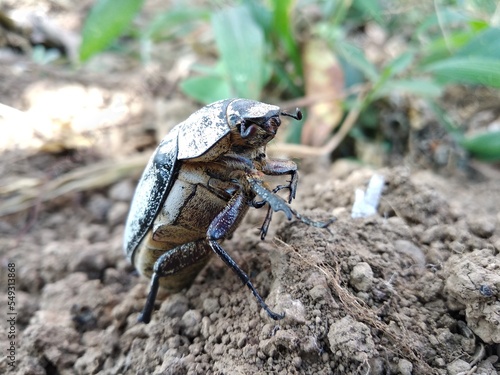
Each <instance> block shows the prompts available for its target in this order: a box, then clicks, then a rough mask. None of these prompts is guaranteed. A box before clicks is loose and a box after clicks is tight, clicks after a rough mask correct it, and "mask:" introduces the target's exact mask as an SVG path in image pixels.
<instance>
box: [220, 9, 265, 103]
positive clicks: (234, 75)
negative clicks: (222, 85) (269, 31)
mask: <svg viewBox="0 0 500 375" xmlns="http://www.w3.org/2000/svg"><path fill="white" fill-rule="evenodd" d="M212 26H213V29H214V33H215V39H216V43H217V47H218V49H219V53H220V59H221V63H222V65H223V66H224V69H225V77H224V78H225V79H226V80H227V81H228V82H229V87H230V94H231V95H229V96H237V97H243V98H249V99H259V97H260V95H261V92H262V88H263V87H264V84H265V83H266V82H265V81H266V78H267V77H266V70H267V69H268V67H266V66H265V65H266V61H265V55H264V52H265V42H264V35H263V32H262V29H261V28H260V27H259V26H258V25H257V24H256V23H255V22H254V21H253V19H252V17H251V15H250V12H249V10H248V9H247V8H246V7H235V8H226V9H222V10H220V11H218V12H216V13H214V14H213V16H212Z"/></svg>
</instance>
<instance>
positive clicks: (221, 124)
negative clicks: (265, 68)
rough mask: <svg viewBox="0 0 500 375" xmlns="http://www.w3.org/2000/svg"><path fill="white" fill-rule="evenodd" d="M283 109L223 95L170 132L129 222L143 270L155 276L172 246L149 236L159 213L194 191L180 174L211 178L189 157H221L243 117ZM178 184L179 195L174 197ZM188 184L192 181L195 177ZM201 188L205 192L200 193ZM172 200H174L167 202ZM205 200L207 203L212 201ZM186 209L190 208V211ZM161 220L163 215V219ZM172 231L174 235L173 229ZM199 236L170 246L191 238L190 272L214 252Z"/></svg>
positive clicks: (130, 244)
mask: <svg viewBox="0 0 500 375" xmlns="http://www.w3.org/2000/svg"><path fill="white" fill-rule="evenodd" d="M279 113H280V109H279V107H277V106H273V105H268V104H264V103H260V102H255V101H251V100H246V99H227V100H222V101H219V102H215V103H213V104H210V105H207V106H205V107H203V108H201V109H200V110H198V111H197V112H195V113H193V114H192V115H191V116H189V117H188V118H187V119H186V120H185V121H184V122H182V123H180V124H178V125H177V126H175V127H174V128H173V129H172V130H171V131H170V132H169V133H168V134H167V135H166V136H165V138H164V139H163V140H162V141H161V143H160V145H159V146H158V148H157V149H156V151H155V152H154V154H153V155H152V157H151V159H150V160H149V162H148V164H147V166H146V168H145V170H144V173H143V175H142V177H141V179H140V181H139V183H138V185H137V188H136V192H135V195H134V198H133V200H132V204H131V207H130V211H129V215H128V218H127V222H126V226H125V234H124V251H125V254H126V255H127V257H128V259H129V260H130V261H131V262H132V264H134V265H135V266H136V268H137V269H138V270H139V272H140V273H141V274H143V275H145V276H150V273H151V272H150V271H151V267H152V263H154V261H155V260H156V259H157V258H158V257H159V256H160V255H161V254H162V253H165V252H166V251H167V250H168V246H167V248H165V246H164V245H163V247H162V249H161V250H155V249H153V248H151V246H150V245H149V244H150V243H151V242H154V241H152V239H151V238H149V236H148V238H145V236H146V234H148V232H149V231H150V230H151V229H152V226H153V223H154V222H155V219H157V217H159V215H164V216H165V217H168V216H169V214H170V215H172V214H175V213H172V212H171V213H169V212H164V211H165V207H167V208H172V207H175V210H182V209H183V208H184V204H185V199H187V198H186V197H187V196H188V195H186V194H184V195H183V194H182V193H179V192H182V191H183V189H184V188H185V186H182V183H183V182H182V181H178V179H179V176H181V178H183V177H185V178H184V180H187V181H189V180H191V179H193V178H196V179H197V183H199V184H203V183H206V184H208V178H209V176H207V175H206V173H205V171H196V170H190V168H189V165H188V164H185V165H184V164H183V161H187V160H191V161H203V162H210V161H212V160H215V159H216V158H217V157H219V156H220V155H222V154H224V153H226V152H228V150H229V148H230V147H231V144H230V137H229V134H230V132H231V129H232V127H234V126H235V124H236V123H237V122H238V119H241V118H255V119H258V118H265V117H270V116H278V115H279ZM204 178H207V180H206V181H205V180H204ZM174 185H175V186H176V189H175V196H174V195H173V196H171V197H169V196H170V194H171V191H172V188H173V186H174ZM185 185H186V186H187V187H189V183H186V184H185ZM198 194H199V195H200V196H201V194H200V193H198ZM210 199H211V200H213V201H214V203H213V207H211V209H214V210H217V209H218V210H219V211H220V210H221V209H222V208H223V207H224V206H225V205H226V204H227V201H225V200H221V201H220V202H217V201H216V199H215V198H214V197H211V198H210ZM167 200H169V201H168V202H167ZM167 203H168V204H167ZM202 203H203V202H202ZM204 204H205V205H206V202H205V203H204ZM205 208H206V207H205ZM192 212H193V211H192ZM188 214H189V213H188ZM197 214H199V213H197ZM185 215H186V213H184V216H185ZM160 219H161V218H160ZM197 220H201V219H200V218H196V219H195V221H194V222H197ZM157 221H161V220H158V219H157ZM201 224H202V223H201V222H200V226H202V225H201ZM181 229H182V228H181ZM200 233H201V232H200ZM169 234H170V235H171V233H169ZM203 234H204V233H203ZM196 240H197V239H193V238H191V239H187V240H186V241H185V242H182V241H181V243H179V242H177V243H176V244H172V246H171V247H170V248H174V247H176V246H179V245H181V244H183V243H184V244H188V243H189V244H188V245H186V246H188V248H186V250H188V251H186V253H188V252H190V253H191V255H190V259H189V260H187V261H186V262H187V263H188V262H189V263H190V265H189V267H186V268H187V269H186V270H185V273H187V274H188V276H189V274H191V273H194V274H196V273H197V271H199V269H201V267H203V265H204V264H205V262H206V258H207V257H208V256H209V255H210V253H211V251H210V250H209V249H208V248H207V247H206V246H202V245H200V244H197V243H193V242H192V241H196ZM145 242H147V243H148V244H146V246H148V249H147V250H141V253H143V252H145V251H148V252H151V253H152V254H151V256H150V258H151V259H147V260H146V263H148V264H146V265H144V264H143V263H144V261H142V260H141V264H138V261H137V259H136V258H137V256H136V255H137V252H138V249H140V248H143V247H144V246H145V244H144V243H145ZM197 247H199V249H198V248H197ZM155 252H156V254H155ZM193 254H195V255H196V254H197V255H198V256H199V262H195V261H193ZM140 258H141V259H142V258H144V254H141V257H140ZM148 258H149V255H148ZM149 263H151V264H149ZM176 279H179V280H180V285H179V288H182V287H183V286H184V285H183V284H184V281H183V280H182V279H183V276H182V275H179V274H177V275H176ZM162 281H163V280H162ZM174 283H175V281H174ZM162 284H163V283H162ZM169 287H170V289H172V290H175V289H179V288H176V287H174V286H172V285H169Z"/></svg>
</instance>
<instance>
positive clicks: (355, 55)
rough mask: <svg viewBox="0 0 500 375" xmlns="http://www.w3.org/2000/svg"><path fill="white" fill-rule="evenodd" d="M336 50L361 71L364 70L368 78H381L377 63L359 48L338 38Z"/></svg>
mask: <svg viewBox="0 0 500 375" xmlns="http://www.w3.org/2000/svg"><path fill="white" fill-rule="evenodd" d="M335 50H336V51H337V52H338V53H339V54H340V56H342V58H344V60H346V61H347V62H348V63H349V64H352V65H354V66H355V67H356V68H358V69H359V70H360V71H361V72H363V74H364V75H365V76H366V78H367V79H368V80H370V81H372V82H374V81H377V80H378V79H379V74H378V72H377V69H376V68H375V65H373V64H372V63H371V62H370V61H368V59H367V58H366V56H365V55H364V54H363V52H362V51H361V50H360V49H359V48H357V47H355V46H353V45H352V44H350V43H348V42H344V41H341V40H338V41H336V43H335Z"/></svg>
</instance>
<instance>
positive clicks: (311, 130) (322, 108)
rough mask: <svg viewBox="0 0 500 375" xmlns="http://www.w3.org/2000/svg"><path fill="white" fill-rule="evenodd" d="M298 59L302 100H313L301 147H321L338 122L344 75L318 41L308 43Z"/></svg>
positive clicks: (329, 53)
mask: <svg viewBox="0 0 500 375" xmlns="http://www.w3.org/2000/svg"><path fill="white" fill-rule="evenodd" d="M302 58H303V61H304V79H305V88H306V97H310V96H314V98H315V100H314V102H315V104H313V105H311V106H310V107H309V110H308V114H307V120H306V122H305V124H304V127H303V129H302V144H306V145H311V146H322V145H324V144H325V143H326V142H327V140H328V139H329V138H330V134H331V133H332V131H333V129H335V127H336V126H337V125H338V124H339V122H340V120H341V119H342V115H343V110H342V98H343V96H344V95H343V91H344V72H343V71H342V67H341V65H340V63H339V62H338V60H337V58H336V57H335V55H334V54H333V52H332V51H331V49H330V48H329V47H328V45H327V44H326V43H325V42H323V41H321V40H314V39H312V40H311V41H309V42H308V43H307V44H306V45H305V47H304V51H303V55H302Z"/></svg>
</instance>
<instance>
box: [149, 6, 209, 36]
mask: <svg viewBox="0 0 500 375" xmlns="http://www.w3.org/2000/svg"><path fill="white" fill-rule="evenodd" d="M209 17H210V13H209V12H208V11H207V10H204V9H197V8H192V7H189V8H180V9H173V10H172V9H169V10H168V11H166V12H163V13H160V14H158V15H157V16H156V17H155V18H154V19H153V21H152V22H151V23H150V24H149V25H148V26H147V27H146V28H145V29H144V31H142V33H141V38H145V39H154V40H156V39H160V38H162V37H163V35H164V34H165V33H166V31H169V30H172V29H173V28H174V27H175V26H178V25H185V24H186V23H189V22H192V21H196V20H208V19H209Z"/></svg>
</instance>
